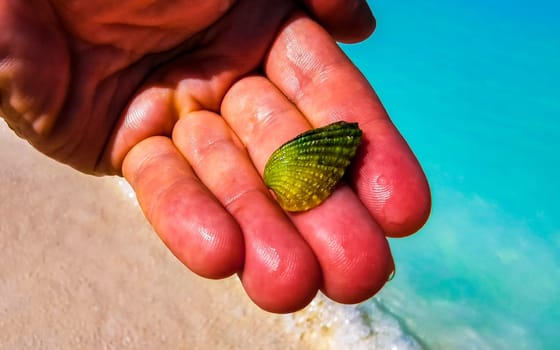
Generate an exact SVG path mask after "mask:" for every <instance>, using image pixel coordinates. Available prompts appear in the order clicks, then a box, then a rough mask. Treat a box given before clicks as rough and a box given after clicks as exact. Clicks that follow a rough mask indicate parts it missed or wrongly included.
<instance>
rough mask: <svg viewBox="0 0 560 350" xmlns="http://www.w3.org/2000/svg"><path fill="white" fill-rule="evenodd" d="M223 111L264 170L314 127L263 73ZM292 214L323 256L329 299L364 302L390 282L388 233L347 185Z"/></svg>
mask: <svg viewBox="0 0 560 350" xmlns="http://www.w3.org/2000/svg"><path fill="white" fill-rule="evenodd" d="M222 111H223V115H224V118H226V120H227V122H228V124H229V125H230V126H231V127H232V128H233V129H234V130H235V132H236V134H237V135H238V136H239V137H240V139H241V140H242V142H243V143H244V144H245V145H246V147H247V150H248V152H249V155H250V157H251V159H252V160H253V162H254V164H255V166H256V167H257V169H258V171H259V172H260V173H261V174H262V173H263V170H264V166H265V163H266V161H267V159H268V158H269V156H270V155H271V154H272V152H273V151H274V150H275V149H276V148H277V147H279V146H280V145H281V144H283V143H284V142H285V141H287V140H289V139H291V138H293V137H294V136H296V135H297V134H299V133H301V132H303V131H305V130H308V129H309V124H308V123H307V121H306V120H305V118H303V117H302V116H301V114H300V113H299V112H298V111H297V109H295V108H294V107H293V106H292V105H291V104H290V103H289V102H288V100H287V99H286V98H285V97H284V96H283V95H282V94H281V93H280V92H279V91H278V90H277V89H276V88H275V87H274V86H273V85H272V84H271V83H270V82H269V81H268V80H266V79H265V78H262V77H249V78H245V79H242V80H241V81H239V82H237V83H236V84H235V85H234V86H233V87H232V88H231V89H230V91H229V92H228V94H227V95H226V97H225V98H224V103H223V105H222ZM289 215H290V218H291V219H292V221H293V223H294V224H295V225H296V227H297V228H298V230H299V231H300V232H301V234H302V236H303V237H304V238H305V240H306V241H307V243H308V244H309V245H310V246H311V248H312V249H313V251H314V252H315V255H316V256H317V259H318V260H319V263H320V265H321V269H322V272H323V290H324V292H325V294H326V295H328V296H329V297H330V298H332V299H334V300H336V301H339V302H345V303H355V302H359V301H362V300H364V299H367V298H369V297H371V296H372V295H373V294H374V293H375V292H377V291H378V290H379V289H380V288H381V287H382V286H383V284H384V283H385V282H386V281H387V277H388V275H389V274H390V270H391V256H390V252H389V247H388V244H387V241H386V239H385V236H384V235H383V233H382V232H381V230H380V229H379V227H378V226H377V225H376V223H375V222H374V221H373V219H372V218H371V216H370V215H369V213H368V211H367V210H366V209H365V208H364V207H363V206H362V205H361V203H360V201H359V199H358V198H357V197H356V196H355V194H354V193H353V192H352V190H351V189H350V188H349V187H348V186H346V185H344V184H343V185H341V186H339V187H338V188H337V189H336V190H335V191H334V193H333V194H332V195H331V196H330V197H329V198H328V199H327V200H326V201H325V202H324V203H323V204H321V205H320V206H318V207H316V208H314V209H313V210H310V211H307V212H303V213H298V214H289Z"/></svg>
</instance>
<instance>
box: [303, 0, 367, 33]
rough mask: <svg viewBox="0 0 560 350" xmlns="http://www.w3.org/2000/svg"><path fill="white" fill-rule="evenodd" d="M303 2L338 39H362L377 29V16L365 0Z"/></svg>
mask: <svg viewBox="0 0 560 350" xmlns="http://www.w3.org/2000/svg"><path fill="white" fill-rule="evenodd" d="M303 3H304V4H305V6H306V7H307V9H308V10H309V12H310V13H311V14H312V16H313V17H314V18H315V19H317V21H318V22H319V23H321V25H322V26H323V27H325V28H326V29H327V31H328V32H329V33H331V35H332V36H333V37H334V38H335V39H336V40H338V41H342V42H347V43H351V42H358V41H362V40H364V39H366V38H367V37H368V36H370V35H371V33H373V31H374V30H375V17H373V14H372V13H371V9H370V7H369V5H368V3H367V2H366V1H364V0H303Z"/></svg>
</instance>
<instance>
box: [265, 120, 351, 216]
mask: <svg viewBox="0 0 560 350" xmlns="http://www.w3.org/2000/svg"><path fill="white" fill-rule="evenodd" d="M361 137H362V130H360V128H359V127H358V123H347V122H343V121H341V122H336V123H333V124H330V125H327V126H325V127H322V128H318V129H314V130H310V131H307V132H304V133H303V134H301V135H299V136H297V137H296V138H294V139H293V140H291V141H288V142H286V143H285V144H284V145H282V146H281V147H280V148H278V149H277V150H276V151H274V153H273V154H272V155H271V156H270V158H269V159H268V162H267V163H266V166H265V168H264V182H265V184H266V186H267V187H269V188H270V189H272V191H274V193H275V194H276V199H277V201H278V203H279V204H280V206H282V208H284V209H285V210H286V211H305V210H309V209H311V208H314V207H316V206H318V205H319V204H321V203H322V202H323V201H324V200H325V199H326V198H327V197H328V196H329V195H330V194H331V193H332V191H333V190H334V188H335V186H336V184H337V183H338V181H340V179H341V178H342V176H343V175H344V172H345V170H346V168H347V167H348V165H349V164H350V163H351V161H352V158H354V156H355V155H356V149H357V148H358V146H359V145H360V140H361Z"/></svg>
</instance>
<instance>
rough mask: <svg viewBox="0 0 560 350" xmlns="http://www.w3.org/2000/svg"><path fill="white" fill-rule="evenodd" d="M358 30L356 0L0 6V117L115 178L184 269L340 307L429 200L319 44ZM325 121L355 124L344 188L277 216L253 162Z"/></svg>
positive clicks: (362, 29) (397, 143)
mask: <svg viewBox="0 0 560 350" xmlns="http://www.w3.org/2000/svg"><path fill="white" fill-rule="evenodd" d="M310 16H311V17H310ZM374 26H375V22H374V19H373V17H372V15H371V12H370V11H369V10H368V8H367V4H366V3H365V1H359V0H355V1H348V0H307V1H300V2H290V1H270V0H263V1H242V0H240V1H220V0H203V1H186V0H180V1H163V0H155V1H150V2H144V1H140V0H125V1H121V2H114V1H110V0H97V1H96V0H93V1H62V0H50V1H44V0H43V1H41V0H27V1H18V0H0V111H1V114H2V116H3V117H4V118H5V120H6V122H7V123H8V125H9V126H10V127H11V128H12V129H13V130H14V131H15V132H16V133H17V134H18V135H20V136H21V137H23V138H25V139H27V140H28V141H29V142H30V143H31V144H33V145H34V146H35V147H36V148H37V149H38V150H39V151H41V152H43V153H44V154H46V155H48V156H50V157H52V158H54V159H57V160H59V161H61V162H64V163H66V164H69V165H71V166H72V167H74V168H76V169H78V170H80V171H83V172H86V173H92V174H99V175H103V174H118V175H121V174H122V175H124V176H125V178H126V179H127V180H128V181H129V182H130V183H131V185H132V187H133V188H134V190H135V191H136V194H137V196H138V200H139V202H140V204H141V206H142V209H143V211H144V213H145V215H146V217H147V218H148V220H149V221H150V222H151V224H152V225H153V227H154V228H155V230H156V232H157V233H158V234H159V236H160V237H161V238H162V240H163V241H164V242H165V244H166V245H167V246H168V247H169V249H170V250H171V251H172V252H173V253H174V254H175V255H176V256H177V258H178V259H180V260H181V261H182V262H183V263H184V264H185V265H186V266H188V267H189V268H190V269H191V270H192V271H194V272H196V273H198V274H199V275H201V276H205V277H208V278H222V277H225V276H228V275H231V274H233V273H238V274H239V275H240V278H241V281H242V283H243V286H244V288H245V290H246V291H247V293H248V295H249V296H250V297H251V299H252V300H253V301H254V302H255V303H256V304H257V305H259V306H260V307H262V308H264V309H266V310H269V311H273V312H289V311H294V310H297V309H299V308H301V307H303V306H305V305H306V304H307V303H308V302H309V301H310V300H311V299H312V298H313V296H314V295H315V293H316V292H317V290H318V289H322V290H323V291H324V293H326V294H327V295H328V296H329V297H330V298H332V299H333V300H336V301H339V302H343V303H355V302H359V301H362V300H365V299H367V298H369V297H371V296H372V295H374V294H375V293H376V292H377V291H378V290H379V289H380V288H381V287H382V286H383V284H384V283H385V282H386V280H387V278H388V276H389V275H390V274H391V272H392V271H393V269H394V265H393V261H392V258H391V254H390V250H389V246H388V243H387V240H386V236H404V235H408V234H411V233H413V232H415V231H417V230H418V229H419V228H420V227H421V226H422V225H423V223H424V222H425V220H426V219H427V217H428V214H429V210H430V194H429V188H428V185H427V182H426V179H425V177H424V174H423V172H422V170H421V168H420V166H419V165H418V163H417V161H416V159H415V157H414V155H413V154H412V152H411V151H410V149H409V148H408V146H407V144H406V142H405V141H404V140H403V138H402V137H401V136H400V135H399V133H398V131H397V130H396V129H395V127H394V126H393V124H392V123H391V121H390V119H389V118H388V116H387V114H386V112H385V110H384V108H383V107H382V105H381V103H380V102H379V100H378V99H377V97H376V95H375V93H374V91H373V90H372V88H371V87H370V85H369V84H368V82H367V81H366V80H365V79H364V77H363V76H362V75H361V74H360V72H359V71H358V70H357V69H356V68H355V67H354V66H353V65H352V63H351V62H350V61H349V60H348V59H347V58H346V57H345V55H344V54H343V53H342V52H341V51H340V49H339V48H338V46H337V45H336V44H335V41H334V40H335V39H337V40H342V41H346V42H355V41H360V40H363V39H365V38H366V37H367V36H369V34H371V32H372V31H373V29H374ZM339 119H344V120H347V121H356V122H359V123H360V127H361V128H362V130H363V131H364V138H363V144H362V146H361V148H360V149H359V153H358V155H357V160H356V162H355V164H354V166H353V168H352V169H351V174H350V176H349V177H348V179H347V182H346V183H344V184H342V185H340V186H339V187H338V188H337V190H336V191H335V192H334V194H333V195H332V196H331V197H330V198H329V199H328V200H327V201H325V203H324V204H322V205H321V206H319V207H317V208H315V209H313V210H311V211H308V212H304V213H299V214H287V213H285V212H283V211H282V210H281V209H280V208H279V207H278V205H277V204H276V202H275V201H274V199H273V196H271V194H270V192H269V191H268V190H267V189H266V188H265V186H264V185H263V182H262V180H261V175H262V171H263V168H264V164H265V162H266V160H267V158H268V157H269V156H270V154H271V153H272V152H273V150H274V149H276V148H277V147H278V146H279V145H281V144H282V143H283V142H285V141H286V140H288V139H290V138H292V137H294V136H295V135H297V134H299V133H300V132H302V131H304V130H307V129H309V128H312V127H318V126H322V125H325V124H328V123H330V122H333V121H335V120H339Z"/></svg>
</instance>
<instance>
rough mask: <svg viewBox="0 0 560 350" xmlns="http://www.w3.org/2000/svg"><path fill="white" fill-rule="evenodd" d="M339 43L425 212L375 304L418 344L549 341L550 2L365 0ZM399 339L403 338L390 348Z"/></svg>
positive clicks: (552, 339)
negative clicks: (358, 20) (410, 153)
mask: <svg viewBox="0 0 560 350" xmlns="http://www.w3.org/2000/svg"><path fill="white" fill-rule="evenodd" d="M371 6H372V8H373V10H374V12H375V14H376V17H377V19H378V28H377V30H376V33H375V34H374V36H373V37H372V38H371V39H369V40H368V41H367V42H365V43H361V44H359V45H347V46H344V49H345V51H346V52H347V53H348V55H349V56H350V57H351V58H352V59H353V60H354V62H355V63H356V64H357V65H358V66H359V67H360V69H362V71H363V72H364V74H365V75H366V76H367V78H368V79H369V81H370V82H371V83H372V85H373V86H374V87H375V89H376V91H377V93H378V94H379V96H380V97H381V99H382V101H383V103H384V105H385V106H386V108H387V110H388V111H389V113H390V115H391V117H392V119H393V121H394V122H395V124H396V125H397V127H398V128H399V129H400V130H401V132H402V133H403V135H404V136H405V137H406V138H407V140H408V141H409V143H410V145H411V147H412V148H413V150H414V151H415V153H416V155H417V156H418V158H419V160H420V162H421V163H422V165H423V167H424V169H425V171H426V173H427V175H428V178H429V180H430V184H431V187H432V191H433V198H434V205H433V213H432V217H431V219H430V221H429V223H428V224H427V225H426V226H425V227H424V228H423V229H422V230H421V231H420V232H419V233H418V234H417V235H415V236H412V237H410V238H406V239H399V240H391V245H392V247H393V250H394V255H395V260H396V263H397V274H396V277H395V278H394V279H393V280H392V281H391V282H390V283H389V284H388V285H387V286H386V288H385V289H384V290H383V291H382V292H381V293H380V294H379V296H378V297H376V298H375V299H373V300H372V301H370V302H369V303H370V305H367V304H366V305H364V306H363V309H364V310H365V312H368V308H370V307H372V306H375V309H376V310H379V309H381V310H383V312H385V313H387V314H391V315H393V316H394V317H396V318H397V319H398V320H399V321H400V327H402V329H403V330H404V331H405V332H407V333H408V334H410V335H412V336H413V337H415V338H416V339H418V340H419V342H420V343H421V344H422V345H423V346H424V347H426V348H429V349H556V348H558V346H560V345H559V344H560V297H559V296H560V204H558V202H559V197H560V156H559V152H560V137H559V134H560V121H559V119H560V20H558V13H559V11H560V3H558V2H555V1H545V0H534V1H531V2H521V1H504V0H496V1H492V2H486V1H481V0H471V1H453V0H452V1H446V2H444V1H434V0H423V1H406V2H395V1H387V0H385V1H371ZM395 348H402V347H395Z"/></svg>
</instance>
